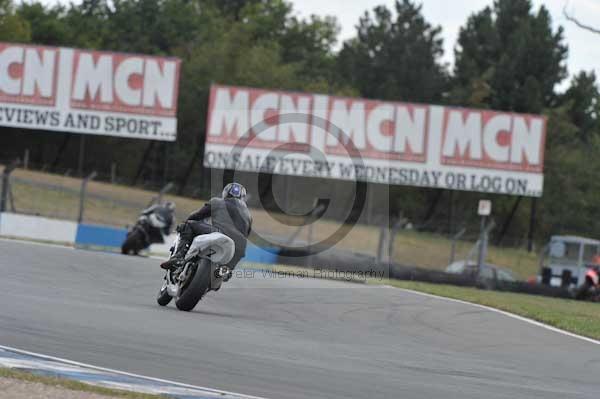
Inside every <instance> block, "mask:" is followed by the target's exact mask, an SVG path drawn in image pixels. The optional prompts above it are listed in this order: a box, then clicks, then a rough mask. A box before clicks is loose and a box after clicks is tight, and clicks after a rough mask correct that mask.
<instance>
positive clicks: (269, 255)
mask: <svg viewBox="0 0 600 399" xmlns="http://www.w3.org/2000/svg"><path fill="white" fill-rule="evenodd" d="M174 240H175V234H171V235H170V236H168V237H167V238H166V239H165V242H164V244H152V245H151V246H150V253H151V254H154V255H159V256H169V252H170V249H171V245H172V244H173V241H174ZM278 257H279V250H278V249H263V248H260V247H257V246H256V245H254V244H252V243H251V242H248V246H247V247H246V256H245V257H244V261H245V262H252V263H262V264H268V265H274V264H277V260H278Z"/></svg>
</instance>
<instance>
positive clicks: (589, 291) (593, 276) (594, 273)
mask: <svg viewBox="0 0 600 399" xmlns="http://www.w3.org/2000/svg"><path fill="white" fill-rule="evenodd" d="M575 298H576V299H580V300H593V301H600V267H590V268H589V269H588V270H587V272H586V273H585V281H584V283H583V284H582V285H581V287H579V288H578V289H577V291H576V293H575Z"/></svg>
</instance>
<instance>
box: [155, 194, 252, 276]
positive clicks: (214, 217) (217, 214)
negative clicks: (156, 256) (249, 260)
mask: <svg viewBox="0 0 600 399" xmlns="http://www.w3.org/2000/svg"><path fill="white" fill-rule="evenodd" d="M208 218H210V223H207V222H206V221H205V220H206V219H208ZM251 228H252V217H251V215H250V211H249V210H248V207H247V205H246V189H245V188H244V186H242V185H241V184H239V183H230V184H228V185H227V186H225V188H224V189H223V192H222V195H221V198H219V197H215V198H212V199H211V200H210V201H209V202H208V203H207V204H205V205H204V206H203V207H202V208H201V209H200V210H198V211H196V212H194V213H192V214H191V215H190V216H189V217H188V218H187V220H186V221H185V222H183V223H181V224H180V225H179V226H177V232H178V233H179V245H178V246H177V251H176V252H175V253H174V254H173V255H172V256H171V258H170V259H169V260H167V261H166V262H163V263H162V264H161V265H160V267H161V268H163V269H171V270H174V269H176V268H177V267H180V266H183V259H184V256H185V254H186V253H187V251H188V249H189V248H190V245H191V243H192V241H193V240H194V238H195V237H196V236H199V235H201V234H210V233H214V232H220V233H222V234H225V235H226V236H228V237H229V238H231V239H232V240H233V242H234V243H235V254H234V256H233V258H232V260H231V261H230V262H229V264H228V265H227V266H228V267H229V269H230V270H233V268H234V267H235V266H236V265H237V263H238V262H239V261H240V259H241V258H243V257H244V255H245V254H246V243H247V238H248V236H249V235H250V230H251ZM228 277H230V275H229V276H228ZM225 280H228V278H226V279H225Z"/></svg>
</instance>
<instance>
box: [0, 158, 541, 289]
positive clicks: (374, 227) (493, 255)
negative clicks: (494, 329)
mask: <svg viewBox="0 0 600 399" xmlns="http://www.w3.org/2000/svg"><path fill="white" fill-rule="evenodd" d="M87 177H88V179H87V180H86V179H81V178H74V177H71V176H70V173H69V171H63V172H62V173H53V174H49V173H43V172H36V171H31V170H24V169H17V170H15V171H14V172H13V173H11V174H10V177H9V178H5V179H2V180H3V181H5V182H9V184H8V187H7V189H6V190H4V189H3V190H2V192H5V193H6V194H5V195H6V199H5V202H4V204H5V205H4V206H5V210H6V211H9V212H18V213H23V214H29V215H39V216H45V217H50V218H56V219H65V220H72V221H79V222H84V223H92V224H100V225H107V226H115V227H125V226H127V225H130V224H133V223H134V222H135V221H136V219H137V217H138V215H139V213H140V211H141V210H142V209H144V208H146V207H147V206H149V205H150V204H152V203H153V202H156V201H159V200H170V201H174V202H175V203H176V204H177V215H176V219H177V220H184V219H185V218H186V217H187V215H189V214H190V213H191V212H192V211H194V210H196V209H198V208H199V207H201V206H202V205H203V203H204V201H203V200H202V199H192V198H184V197H176V196H173V195H172V194H171V193H170V191H169V189H172V188H173V187H172V186H169V185H168V186H167V187H165V190H163V192H162V193H160V192H157V191H154V192H153V191H146V190H142V189H138V188H135V187H129V186H125V185H115V184H110V183H105V182H102V181H98V180H96V179H94V178H95V177H97V176H95V175H94V174H90V175H88V176H87ZM101 178H106V176H101ZM296 191H298V190H296ZM302 191H303V190H300V192H302ZM286 195H288V197H289V196H290V194H289V193H288V194H286ZM369 196H370V197H369ZM377 196H378V194H373V193H368V198H370V200H371V201H374V199H375V198H376V197H377ZM0 199H1V198H0ZM296 200H297V199H296ZM257 202H258V201H257V199H256V198H253V199H252V201H251V205H252V204H253V205H254V206H255V207H254V208H253V209H252V213H253V217H254V230H255V232H256V234H258V235H259V236H262V237H266V238H267V239H268V240H269V241H270V242H272V243H278V244H283V245H290V246H297V247H303V246H304V247H306V246H310V245H311V244H317V243H327V242H328V241H327V240H328V239H330V238H331V237H332V236H334V235H335V234H336V232H338V231H339V230H340V228H342V227H343V226H342V225H341V223H340V222H338V221H336V219H335V218H328V217H324V218H319V217H316V218H314V220H311V221H310V222H309V223H306V221H304V222H302V223H296V221H297V220H296V221H295V220H294V219H302V217H294V216H289V215H287V216H286V215H279V216H277V215H274V214H273V213H272V212H270V211H269V210H267V209H263V208H260V207H258V206H257V205H258V204H257ZM382 203H383V202H382ZM304 205H305V206H306V204H304ZM309 205H310V204H309ZM317 206H318V204H317ZM379 206H382V205H379ZM309 208H310V206H309ZM362 212H363V215H361V217H360V218H359V223H357V224H356V225H353V226H351V227H349V228H348V229H346V230H345V231H343V234H341V235H340V237H339V238H340V239H339V241H338V242H336V243H335V248H336V249H339V250H343V251H350V252H358V253H362V254H366V255H369V256H371V257H373V258H374V259H377V260H378V261H392V262H395V263H398V264H401V265H407V266H416V267H421V268H429V269H437V270H444V269H445V268H446V267H447V266H448V265H449V264H450V263H452V262H454V261H461V260H466V259H469V260H471V261H476V260H477V248H478V239H479V233H480V232H479V231H478V230H476V229H473V230H471V231H469V230H465V229H461V230H460V231H459V232H456V233H453V234H439V233H434V232H424V231H423V229H421V228H420V226H414V225H413V224H412V223H411V222H410V221H408V220H405V219H402V218H401V217H397V218H395V219H393V220H390V219H388V220H379V221H377V220H374V218H373V216H372V214H373V212H372V210H370V209H369V207H366V208H365V209H362ZM365 215H366V216H365ZM282 218H283V219H285V218H288V220H287V221H286V220H284V221H283V222H282V220H281V219H282ZM368 222H370V223H368ZM487 261H488V262H489V263H491V264H495V265H498V266H501V267H507V268H509V269H511V270H512V271H513V272H514V273H515V274H516V276H517V277H518V278H521V279H524V278H527V277H528V276H532V275H535V274H536V272H537V269H538V257H537V255H536V254H535V253H530V252H527V251H526V250H525V249H522V248H498V247H494V246H490V247H489V249H488V251H487Z"/></svg>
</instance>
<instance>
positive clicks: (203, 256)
mask: <svg viewBox="0 0 600 399" xmlns="http://www.w3.org/2000/svg"><path fill="white" fill-rule="evenodd" d="M178 245H179V235H177V238H176V239H175V242H174V243H173V246H172V247H171V256H173V254H174V253H175V252H176V251H177V246H178ZM234 253H235V244H234V242H233V240H232V239H231V238H229V237H227V236H226V235H224V234H222V233H211V234H204V235H200V236H197V237H196V238H194V241H193V242H192V244H191V245H190V248H189V249H188V251H187V253H186V254H185V257H184V265H183V266H182V267H180V268H178V269H177V270H168V271H167V272H166V273H165V277H164V282H163V285H162V287H161V289H160V291H159V292H158V297H157V298H156V300H157V302H158V304H159V305H160V306H166V305H168V304H169V303H170V302H171V300H172V299H173V298H175V306H177V309H179V310H183V311H186V312H189V311H191V310H192V309H194V307H195V306H196V305H197V304H198V302H199V301H200V300H201V299H202V297H203V296H204V295H205V294H206V293H207V292H208V291H218V290H219V289H220V288H221V284H222V283H223V280H224V279H229V277H230V276H231V271H230V270H229V268H228V267H227V266H226V265H227V263H229V261H231V259H232V258H233V255H234Z"/></svg>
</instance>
